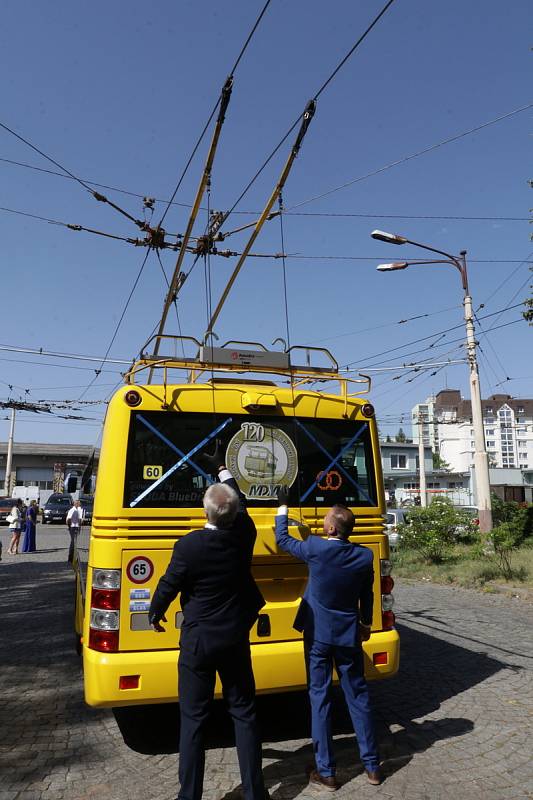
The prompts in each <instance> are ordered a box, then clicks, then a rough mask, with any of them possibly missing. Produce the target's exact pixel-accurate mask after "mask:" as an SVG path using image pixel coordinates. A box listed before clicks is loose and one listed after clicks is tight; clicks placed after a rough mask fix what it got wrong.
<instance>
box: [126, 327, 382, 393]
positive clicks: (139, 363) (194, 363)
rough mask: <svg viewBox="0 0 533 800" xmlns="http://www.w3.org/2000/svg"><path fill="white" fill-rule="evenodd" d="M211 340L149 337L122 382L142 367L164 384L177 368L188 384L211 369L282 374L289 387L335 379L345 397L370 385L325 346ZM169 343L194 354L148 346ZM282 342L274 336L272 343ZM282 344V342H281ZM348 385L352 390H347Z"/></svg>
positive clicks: (127, 381) (211, 372)
mask: <svg viewBox="0 0 533 800" xmlns="http://www.w3.org/2000/svg"><path fill="white" fill-rule="evenodd" d="M208 337H210V338H211V343H210V344H207V343H206V339H207V338H208ZM213 339H218V337H217V336H216V334H214V333H212V332H209V333H208V334H207V335H206V337H205V339H204V340H203V341H202V342H200V341H198V339H196V338H195V337H194V336H173V335H169V334H162V335H157V336H152V337H151V338H150V339H149V340H148V341H147V342H146V344H145V345H144V347H143V349H142V351H141V353H140V356H139V358H138V359H137V360H136V361H135V362H134V363H133V364H132V366H131V368H130V369H129V370H128V371H127V372H126V373H124V378H125V380H126V383H135V379H136V377H137V376H138V375H139V373H141V372H143V371H145V370H146V369H149V370H155V369H161V370H162V371H163V381H162V383H163V384H164V385H165V386H166V384H167V383H168V370H174V369H178V370H179V369H181V370H185V371H186V372H188V381H187V382H188V383H196V382H197V381H198V379H199V378H200V376H201V375H202V374H204V373H206V372H207V373H209V374H210V377H211V378H213V373H214V372H233V373H239V374H246V373H255V374H267V375H283V376H285V377H287V378H289V380H290V383H291V385H292V386H293V387H296V386H300V385H303V384H308V383H315V382H326V381H336V382H338V383H339V384H340V387H341V395H342V396H343V398H344V399H345V400H347V398H348V397H351V396H355V395H360V394H367V393H368V392H369V391H370V387H371V378H370V376H368V375H364V374H362V373H358V375H359V377H357V378H352V377H349V376H348V375H346V374H345V373H344V371H340V370H339V365H338V363H337V361H336V360H335V358H334V357H333V356H332V354H331V353H330V351H329V350H328V349H327V348H325V347H309V346H307V345H292V346H291V347H286V346H285V349H283V350H269V349H268V348H267V347H265V345H264V344H261V342H253V341H252V342H248V341H241V340H235V339H230V340H228V341H227V342H225V343H224V344H222V345H217V346H214V345H213ZM161 340H164V342H166V343H169V344H172V345H173V347H174V349H175V351H176V352H177V346H178V345H180V346H181V347H182V352H183V353H185V345H187V344H188V345H189V346H190V345H191V344H192V345H193V347H194V350H195V355H191V356H186V355H183V356H176V355H174V356H171V355H168V356H165V355H161V354H160V353H158V354H157V355H154V354H153V353H151V349H152V347H153V349H159V348H155V347H154V344H155V342H156V341H159V345H161V344H162V343H164V342H163V341H161ZM277 341H282V340H279V339H276V340H275V342H277ZM282 344H283V345H285V342H283V341H282ZM296 353H297V354H300V353H305V361H306V362H307V363H305V364H297V363H294V361H293V357H294V355H295V354H296ZM313 356H315V357H318V356H322V358H323V359H325V360H326V361H327V362H328V363H327V365H326V366H322V365H318V364H317V365H314V364H312V363H311V360H312V358H313ZM358 384H364V385H365V388H363V387H361V388H360V389H357V391H354V390H353V386H354V385H358ZM348 388H350V389H351V390H352V391H348Z"/></svg>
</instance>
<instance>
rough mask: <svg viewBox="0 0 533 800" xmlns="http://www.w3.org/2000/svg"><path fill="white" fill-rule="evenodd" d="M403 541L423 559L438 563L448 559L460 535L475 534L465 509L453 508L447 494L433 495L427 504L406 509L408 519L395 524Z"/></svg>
mask: <svg viewBox="0 0 533 800" xmlns="http://www.w3.org/2000/svg"><path fill="white" fill-rule="evenodd" d="M398 532H399V533H400V535H401V537H402V545H405V546H406V547H411V548H413V550H416V551H417V552H418V553H419V554H420V555H421V556H422V557H423V558H424V560H425V561H427V562H429V563H432V564H440V563H442V561H444V560H446V559H448V558H449V557H450V556H451V554H452V550H453V547H454V545H455V543H456V541H457V540H458V538H459V536H460V537H461V538H468V539H469V538H472V537H475V536H476V527H475V525H473V523H472V518H471V516H470V515H469V514H468V512H465V511H459V510H457V509H455V508H454V507H453V505H452V503H451V501H450V500H449V499H448V498H446V497H435V498H434V500H433V502H432V503H431V505H430V506H428V507H427V508H413V509H411V510H410V511H409V522H408V523H403V524H401V525H398Z"/></svg>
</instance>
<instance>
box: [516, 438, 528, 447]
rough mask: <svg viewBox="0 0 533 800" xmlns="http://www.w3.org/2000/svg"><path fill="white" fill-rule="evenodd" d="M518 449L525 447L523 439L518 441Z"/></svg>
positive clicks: (525, 443)
mask: <svg viewBox="0 0 533 800" xmlns="http://www.w3.org/2000/svg"><path fill="white" fill-rule="evenodd" d="M518 447H527V442H526V441H524V440H523V439H519V440H518Z"/></svg>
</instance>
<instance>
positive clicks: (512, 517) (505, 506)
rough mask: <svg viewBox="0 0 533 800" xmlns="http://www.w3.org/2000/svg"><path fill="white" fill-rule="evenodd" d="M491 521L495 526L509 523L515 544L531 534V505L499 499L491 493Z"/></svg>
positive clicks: (532, 519)
mask: <svg viewBox="0 0 533 800" xmlns="http://www.w3.org/2000/svg"><path fill="white" fill-rule="evenodd" d="M492 522H493V525H494V527H495V528H499V527H500V526H501V525H511V527H512V528H513V538H515V539H516V545H519V544H520V543H521V542H522V541H523V540H524V539H526V538H528V537H530V536H532V535H533V505H529V506H527V505H525V504H520V503H515V502H514V501H512V500H511V501H505V500H500V498H499V497H498V496H497V495H496V494H492Z"/></svg>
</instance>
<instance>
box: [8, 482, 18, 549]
mask: <svg viewBox="0 0 533 800" xmlns="http://www.w3.org/2000/svg"><path fill="white" fill-rule="evenodd" d="M8 520H9V530H10V531H11V542H10V543H9V549H8V551H7V552H8V553H10V554H11V555H12V556H16V555H17V553H18V551H19V542H20V533H21V525H22V500H21V499H20V497H19V498H18V500H17V502H16V503H15V505H14V506H13V508H12V509H11V514H10V516H9V517H8Z"/></svg>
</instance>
